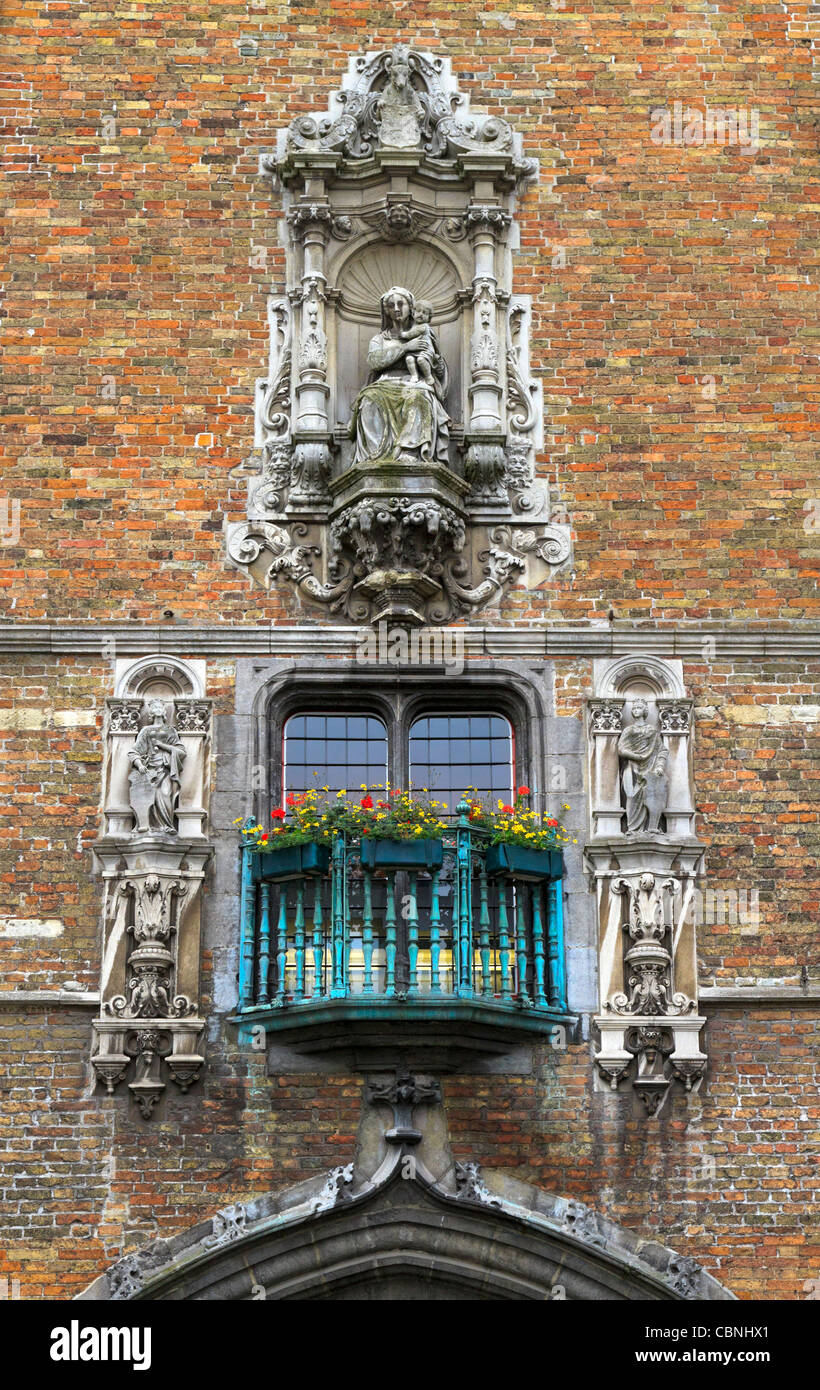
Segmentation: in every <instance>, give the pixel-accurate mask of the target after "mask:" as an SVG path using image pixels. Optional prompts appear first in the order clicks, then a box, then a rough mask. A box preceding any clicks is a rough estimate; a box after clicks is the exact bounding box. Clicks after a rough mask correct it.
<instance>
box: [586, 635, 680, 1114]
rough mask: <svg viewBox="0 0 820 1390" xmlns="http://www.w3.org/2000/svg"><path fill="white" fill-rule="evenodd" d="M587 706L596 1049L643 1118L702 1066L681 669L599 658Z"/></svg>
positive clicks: (650, 660) (604, 1069) (603, 1069)
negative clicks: (637, 1101)
mask: <svg viewBox="0 0 820 1390" xmlns="http://www.w3.org/2000/svg"><path fill="white" fill-rule="evenodd" d="M593 681H594V694H593V697H592V698H591V699H590V700H589V701H588V702H587V755H588V761H589V787H590V803H591V804H590V822H591V824H590V830H591V835H590V839H589V840H588V842H587V846H586V850H585V859H586V865H587V869H588V871H589V873H590V875H591V877H592V880H593V883H594V886H595V891H596V895H597V900H598V921H599V975H600V1012H599V1015H598V1017H597V1018H596V1020H595V1022H596V1024H597V1026H598V1029H599V1032H600V1037H601V1047H600V1050H599V1052H598V1053H597V1054H596V1062H597V1064H598V1069H599V1071H600V1073H601V1075H602V1076H603V1077H604V1078H606V1082H607V1084H608V1085H610V1086H611V1087H612V1089H615V1088H616V1087H617V1086H618V1084H619V1082H620V1080H621V1079H622V1077H623V1076H624V1075H627V1074H629V1075H630V1076H632V1078H633V1087H634V1089H635V1091H636V1092H637V1093H638V1094H639V1095H640V1096H641V1099H642V1100H643V1102H644V1104H645V1105H646V1109H647V1111H648V1113H649V1114H650V1115H652V1114H654V1113H655V1112H656V1110H657V1109H658V1107H659V1106H660V1105H661V1103H662V1101H663V1098H664V1096H665V1095H666V1092H667V1091H668V1089H669V1086H670V1084H671V1081H672V1078H673V1077H677V1078H678V1079H680V1080H681V1081H683V1082H684V1084H685V1086H686V1087H687V1089H689V1088H691V1085H692V1081H693V1079H694V1078H697V1077H699V1076H700V1075H701V1073H702V1072H703V1070H704V1068H705V1066H706V1057H705V1054H704V1053H702V1052H701V1051H700V1044H699V1034H700V1029H701V1027H702V1025H703V1023H704V1020H703V1018H701V1017H699V1016H698V1013H697V943H696V940H695V912H694V899H695V893H696V891H697V882H698V879H699V877H700V876H701V875H702V872H703V849H702V847H701V845H700V843H699V841H698V840H697V839H696V838H695V833H694V817H695V809H694V786H693V778H692V749H691V727H692V701H691V700H690V699H687V697H686V694H685V691H684V685H683V669H682V665H681V663H680V662H679V661H660V660H658V659H657V658H655V657H644V658H641V659H640V660H638V659H634V658H631V657H630V658H621V659H620V660H617V661H596V662H595V663H594V671H593Z"/></svg>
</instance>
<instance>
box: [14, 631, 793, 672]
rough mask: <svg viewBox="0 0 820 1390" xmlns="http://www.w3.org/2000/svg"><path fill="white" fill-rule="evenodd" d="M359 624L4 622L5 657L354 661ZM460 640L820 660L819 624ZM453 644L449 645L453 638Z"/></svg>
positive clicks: (546, 654)
mask: <svg viewBox="0 0 820 1390" xmlns="http://www.w3.org/2000/svg"><path fill="white" fill-rule="evenodd" d="M362 631H363V629H362V628H359V627H352V626H351V627H330V626H324V625H319V624H316V625H313V624H311V625H308V624H299V625H294V626H292V627H284V626H283V627H272V626H267V625H265V624H262V623H260V624H258V625H246V624H242V625H236V626H230V625H228V624H224V625H223V624H217V623H212V624H202V625H201V626H200V625H197V626H186V625H183V624H177V625H171V624H167V625H166V624H142V623H72V622H65V623H22V622H20V623H18V622H0V655H2V656H16V655H20V656H35V655H37V656H40V655H50V656H87V657H89V658H93V657H102V656H105V657H107V658H108V659H110V655H111V652H112V650H113V651H116V654H117V656H139V655H143V654H145V653H157V652H160V653H162V652H167V653H169V654H170V653H174V654H184V655H186V656H202V657H208V656H210V657H219V656H227V657H241V656H300V655H317V654H318V655H328V656H336V657H351V658H352V657H353V656H354V655H355V652H356V645H357V640H358V638H359V634H360V633H361V632H362ZM436 631H437V632H441V633H442V634H443V633H448V634H458V640H459V641H463V643H464V652H465V655H466V656H485V657H510V658H518V659H519V660H524V661H528V660H544V659H546V658H558V657H562V658H574V657H579V658H584V657H590V658H592V657H598V658H601V657H603V658H610V657H618V656H628V655H631V654H637V653H639V654H644V655H645V654H647V653H655V654H657V655H658V656H663V657H680V658H683V659H685V660H690V661H699V662H703V663H706V664H710V663H712V662H716V661H722V660H726V659H732V660H743V659H747V660H753V661H763V660H769V661H787V662H788V661H799V660H810V659H817V658H820V627H818V626H817V625H816V624H814V625H810V624H806V625H793V626H790V627H775V626H761V627H753V628H748V627H740V626H733V625H730V624H726V625H723V624H720V623H711V624H709V625H705V624H698V625H697V626H695V625H693V626H692V627H684V626H669V627H631V628H627V627H624V628H618V627H610V626H608V625H607V626H601V627H594V626H592V625H582V624H579V625H577V626H576V625H571V624H555V625H552V626H549V627H531V628H523V627H515V628H513V627H510V628H504V627H488V626H479V625H471V626H469V627H452V628H439V629H436ZM449 640H452V636H450V638H449Z"/></svg>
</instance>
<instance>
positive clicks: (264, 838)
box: [262, 835, 268, 845]
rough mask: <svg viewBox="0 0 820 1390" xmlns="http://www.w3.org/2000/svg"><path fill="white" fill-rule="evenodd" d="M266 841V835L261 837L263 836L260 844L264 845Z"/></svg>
mask: <svg viewBox="0 0 820 1390" xmlns="http://www.w3.org/2000/svg"><path fill="white" fill-rule="evenodd" d="M267 839H268V837H267V835H263V836H262V844H263V845H264V844H265V843H266V841H267Z"/></svg>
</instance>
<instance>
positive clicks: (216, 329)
mask: <svg viewBox="0 0 820 1390" xmlns="http://www.w3.org/2000/svg"><path fill="white" fill-rule="evenodd" d="M6 30H7V37H8V40H9V43H10V44H11V45H12V53H11V63H10V75H9V80H8V85H7V87H6V88H5V93H4V106H5V117H6V129H5V132H4V142H3V144H4V148H5V151H6V161H7V165H8V172H9V183H10V188H11V193H12V199H13V206H12V208H11V213H12V218H11V222H10V228H11V230H10V235H9V241H8V271H7V285H8V298H7V301H6V310H5V312H6V316H7V317H6V322H5V358H6V370H7V373H8V382H9V399H8V405H7V407H6V414H5V417H4V420H5V425H6V432H5V438H6V443H5V446H4V450H5V453H4V457H3V471H4V474H7V476H8V480H9V481H8V484H7V487H8V490H9V492H10V494H11V495H12V496H13V498H14V499H17V500H19V501H20V503H21V508H22V511H21V534H20V544H19V546H8V547H4V548H3V552H2V554H1V555H0V581H1V582H2V585H3V586H4V587H5V588H7V589H9V590H13V591H14V593H15V596H16V603H15V609H14V612H15V616H17V617H18V618H31V619H35V618H44V617H52V618H54V617H69V616H70V617H79V618H85V619H88V618H89V617H92V618H93V617H103V616H112V617H117V618H122V619H143V620H151V621H160V620H162V617H163V614H164V613H165V612H166V610H167V611H170V612H172V613H174V614H175V615H176V616H177V618H180V619H185V620H189V621H190V620H196V619H202V618H203V617H207V618H209V619H212V620H213V619H217V618H218V619H220V620H225V621H229V620H232V619H239V618H251V617H253V618H262V617H264V618H266V619H269V618H271V617H276V616H279V617H280V618H281V617H282V616H283V614H285V613H288V612H291V613H292V612H293V605H292V602H291V599H290V596H289V594H288V593H286V592H285V591H283V593H282V595H281V597H280V598H279V599H278V600H269V599H264V598H262V597H261V596H260V594H259V593H258V592H254V591H251V590H250V589H249V588H248V587H247V583H246V580H245V578H244V576H241V575H239V574H238V573H236V572H235V571H232V570H230V569H228V568H227V567H226V565H225V564H224V562H223V558H222V556H223V536H222V530H223V524H224V522H225V521H226V519H233V520H240V519H242V517H243V514H244V502H245V486H246V484H245V479H244V477H242V475H241V465H242V462H243V460H244V459H246V458H247V457H248V455H249V454H250V453H251V450H252V440H253V431H252V394H253V382H254V379H255V378H256V377H258V376H260V375H263V374H264V370H265V364H266V356H267V328H266V323H265V296H266V294H267V292H268V291H269V289H270V287H271V286H272V285H273V286H274V287H276V288H278V289H279V290H281V288H282V285H283V260H282V257H283V253H282V250H281V247H280V245H279V231H280V225H279V224H280V219H281V208H280V205H279V203H278V201H277V199H276V197H275V196H272V195H271V193H270V190H269V188H268V186H267V182H266V181H265V180H262V179H260V178H259V177H258V175H257V173H256V170H257V166H258V158H259V154H260V151H263V150H271V149H272V148H273V147H274V146H275V141H276V132H277V131H278V130H280V129H281V128H282V127H283V126H284V125H286V124H287V122H288V121H289V120H290V119H291V118H292V117H293V116H294V115H296V114H298V113H300V112H305V111H308V110H311V109H315V108H318V107H322V106H323V105H324V103H325V101H326V98H327V96H328V95H329V94H330V93H331V92H332V91H334V90H335V89H336V88H337V87H338V85H339V82H340V79H341V76H342V74H343V72H344V70H345V68H346V64H347V59H348V57H349V56H350V55H351V54H353V53H355V52H358V51H360V50H361V49H362V48H364V47H368V46H372V47H379V46H385V45H390V44H392V43H393V42H395V41H396V39H397V37H399V36H401V37H402V38H403V39H405V40H407V41H408V42H411V43H415V44H418V45H420V46H422V47H425V46H431V45H432V46H441V47H443V48H444V49H446V51H447V52H448V53H449V54H450V56H451V57H452V60H453V67H454V71H455V72H456V74H457V76H458V78H459V81H460V82H461V83H462V85H463V87H464V90H465V91H467V92H469V94H470V96H471V98H472V99H473V100H474V101H475V102H476V104H477V105H481V104H484V105H486V106H487V108H488V109H490V110H492V111H494V112H498V113H500V114H502V115H504V116H506V117H508V118H509V119H510V120H511V121H512V122H513V123H514V124H515V126H516V127H517V128H519V129H520V130H521V131H522V132H523V135H524V141H525V145H526V150H527V152H528V153H531V154H535V155H537V156H538V158H539V159H540V161H541V164H542V180H541V183H540V185H539V186H538V188H536V189H534V190H532V191H530V192H529V193H528V194H527V196H526V198H525V199H524V202H523V206H522V210H521V217H522V247H521V252H520V254H519V255H518V257H517V260H516V272H515V288H516V290H517V291H519V292H522V293H528V294H531V295H532V296H533V299H534V323H533V344H532V361H533V366H534V368H535V369H536V370H537V371H538V372H539V374H542V375H543V377H544V384H545V392H546V398H545V405H546V415H547V437H546V443H545V450H544V453H543V456H542V459H541V466H542V468H543V470H544V471H545V473H547V474H548V475H549V476H550V477H552V478H554V479H556V480H557V482H558V486H559V489H560V492H561V494H562V497H563V499H564V502H565V504H566V506H567V508H568V511H569V514H570V516H571V519H572V523H573V526H574V530H575V534H576V580H575V582H574V583H573V584H572V585H568V584H567V583H566V581H562V582H561V583H560V584H557V585H548V586H547V587H546V589H545V590H544V591H543V592H542V594H541V596H540V600H539V603H538V604H536V605H533V602H532V600H531V598H529V597H527V596H526V595H524V594H522V593H521V592H520V591H519V592H518V593H516V594H513V595H512V596H511V597H510V598H509V599H507V600H505V602H504V605H503V612H504V615H505V616H506V617H509V618H511V619H513V618H515V617H516V616H523V615H527V616H532V615H536V616H537V615H538V613H539V612H540V613H541V614H555V615H559V616H561V617H563V618H568V617H571V618H585V617H589V616H592V615H597V616H603V615H605V614H606V612H607V611H608V609H609V607H610V606H613V607H614V609H615V612H616V615H617V616H618V617H628V616H633V617H640V618H645V617H655V618H680V617H682V616H687V617H689V618H702V617H704V616H707V615H712V616H715V617H718V618H720V619H725V618H726V617H728V616H730V615H732V614H734V615H735V616H736V617H737V618H739V619H743V620H745V619H751V618H758V619H759V618H763V617H765V618H797V619H801V618H806V617H811V616H813V615H816V613H817V603H818V600H817V594H816V588H815V586H814V584H813V583H812V582H811V581H812V579H813V578H814V577H815V576H816V565H817V547H816V543H815V539H814V535H813V533H812V531H811V530H810V529H807V528H808V527H810V526H811V525H814V526H815V531H816V525H817V513H816V511H814V512H812V511H808V512H804V510H803V508H804V505H805V504H806V503H810V501H811V499H812V498H813V497H814V495H815V493H816V492H817V484H816V481H815V482H812V479H813V478H814V477H815V476H816V475H815V472H814V467H813V461H814V458H815V454H816V448H817V437H818V426H817V420H816V412H812V411H811V410H810V409H809V407H810V405H811V403H812V402H813V401H814V400H815V399H816V393H817V381H818V359H817V350H816V349H817V329H816V326H815V325H816V318H817V303H818V300H817V264H818V251H817V247H818V244H820V237H818V219H819V217H820V213H819V212H818V209H820V199H818V196H817V193H818V186H817V181H818V167H817V158H816V132H815V129H814V125H813V123H812V121H811V119H810V111H811V108H812V102H813V99H814V97H815V96H816V87H814V86H813V85H812V76H813V74H812V65H811V64H812V49H811V38H810V35H809V32H808V25H807V21H806V19H805V12H804V11H803V10H802V9H800V8H799V7H794V8H790V7H788V6H787V7H786V8H785V9H781V10H779V11H777V12H775V11H774V10H770V11H766V12H765V13H764V12H762V11H760V10H758V9H756V8H753V7H750V8H749V10H748V12H744V11H743V8H742V7H741V9H740V10H739V9H738V7H737V6H724V7H719V8H718V10H717V11H710V12H709V15H708V18H707V17H706V16H705V15H704V13H703V11H702V10H701V9H700V8H697V9H692V10H689V11H687V10H686V9H684V10H675V11H674V12H671V13H670V12H669V11H668V7H667V6H664V5H661V4H650V5H647V6H644V7H642V9H641V10H640V12H639V13H636V11H635V9H634V6H625V7H623V8H621V9H620V10H619V9H618V8H614V7H613V6H611V5H610V4H606V5H603V4H602V5H600V6H595V7H591V6H589V5H586V4H585V5H583V6H577V5H574V4H573V5H570V4H567V5H562V6H556V8H555V9H552V8H548V7H546V6H533V5H519V6H512V5H503V6H502V5H497V4H493V3H491V0H481V3H480V4H474V3H472V0H460V3H459V5H458V6H457V9H456V10H455V11H453V9H452V7H448V6H446V5H444V4H442V3H428V0H418V3H413V4H401V3H398V4H394V5H392V6H391V7H390V17H389V22H387V23H386V16H385V7H384V6H383V5H380V4H356V3H353V4H350V3H347V0H344V3H338V4H337V3H331V4H320V3H316V4H311V5H305V4H298V5H297V4H282V3H279V4H277V3H271V4H268V5H266V6H265V7H264V10H263V9H262V7H261V6H260V7H256V6H250V7H249V8H246V7H244V6H243V7H241V8H237V7H236V6H234V5H227V4H218V3H217V4H213V5H209V7H208V13H207V17H206V16H204V15H203V14H202V12H201V11H200V10H198V9H195V10H189V9H187V8H185V7H179V6H174V5H162V6H150V5H149V6H148V7H144V8H143V9H142V10H140V11H139V12H134V14H133V15H129V14H122V15H120V14H116V15H115V14H114V13H113V12H111V13H107V12H106V11H105V10H103V11H96V10H92V11H88V12H85V11H83V10H82V9H80V8H79V7H76V6H69V5H62V6H61V5H56V4H50V5H48V6H47V7H42V6H40V5H39V4H37V5H35V4H27V3H20V0H18V3H16V4H13V5H12V6H11V7H10V8H8V9H7V11H6ZM243 36H245V37H247V36H250V37H252V38H253V39H254V40H255V42H256V43H257V44H258V52H257V53H256V55H255V56H253V57H243V56H241V55H240V52H239V42H240V39H241V38H242V37H243ZM479 39H480V43H479ZM815 75H816V74H815ZM707 98H708V102H709V104H710V105H711V106H712V107H716V106H720V107H722V108H730V109H733V110H734V109H738V110H744V111H747V112H748V111H750V110H751V109H752V108H754V109H755V110H757V111H758V113H759V131H760V134H759V141H760V143H759V148H758V149H757V151H756V153H755V154H754V155H751V154H749V153H748V152H745V153H744V152H743V149H742V147H741V146H739V145H735V146H725V147H715V146H714V145H702V146H682V145H680V144H675V143H672V144H670V145H668V146H664V145H658V144H655V143H653V141H652V138H651V132H652V120H651V118H650V112H651V111H652V110H653V109H655V108H658V107H660V106H663V105H664V104H669V106H670V108H671V107H673V105H674V102H675V101H680V102H681V103H682V104H683V107H684V108H688V107H689V106H691V107H693V108H699V109H702V108H703V105H704V100H705V99H707ZM260 248H261V249H262V252H263V254H262V255H261V256H260ZM812 518H814V520H812ZM125 556H127V559H128V563H127V566H124V564H123V558H124V557H125ZM21 581H22V582H21Z"/></svg>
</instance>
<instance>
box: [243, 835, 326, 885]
mask: <svg viewBox="0 0 820 1390" xmlns="http://www.w3.org/2000/svg"><path fill="white" fill-rule="evenodd" d="M251 865H252V869H251V876H252V878H253V881H254V883H271V882H273V883H275V882H277V881H278V880H280V879H284V878H301V877H302V876H303V875H305V874H326V873H327V871H328V867H329V865H330V850H329V849H328V847H327V845H314V844H306V845H286V846H285V847H284V848H283V849H267V850H262V851H261V852H259V853H258V854H254V855H253V858H252V859H251Z"/></svg>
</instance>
